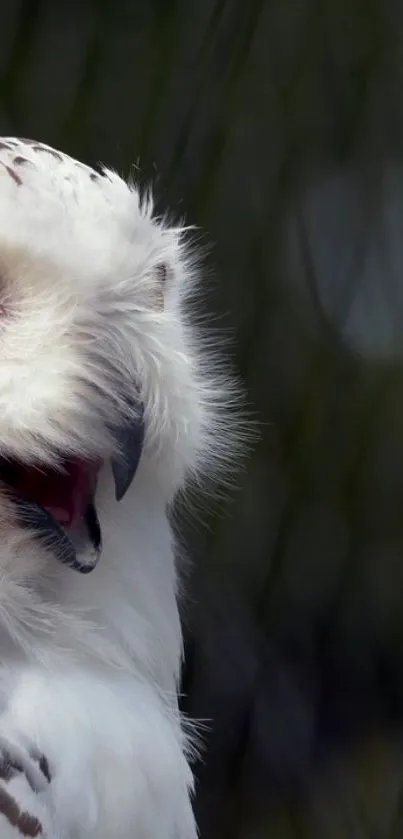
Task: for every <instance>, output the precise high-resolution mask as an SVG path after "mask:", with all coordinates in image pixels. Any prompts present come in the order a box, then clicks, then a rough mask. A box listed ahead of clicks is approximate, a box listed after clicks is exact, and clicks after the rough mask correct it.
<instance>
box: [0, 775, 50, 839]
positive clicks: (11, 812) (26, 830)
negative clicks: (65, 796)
mask: <svg viewBox="0 0 403 839" xmlns="http://www.w3.org/2000/svg"><path fill="white" fill-rule="evenodd" d="M0 813H3V816H5V818H6V819H7V821H8V822H9V823H10V824H11V826H12V827H16V828H17V829H18V830H19V831H20V833H21V836H28V837H30V839H34V837H35V836H40V835H41V834H42V833H43V831H42V825H41V823H40V822H39V821H38V819H37V818H36V816H32V815H31V814H30V813H27V812H26V811H25V810H23V811H21V810H20V808H19V807H18V805H17V802H16V801H15V799H14V798H13V797H12V795H10V794H9V793H8V792H6V790H5V789H3V788H2V787H0Z"/></svg>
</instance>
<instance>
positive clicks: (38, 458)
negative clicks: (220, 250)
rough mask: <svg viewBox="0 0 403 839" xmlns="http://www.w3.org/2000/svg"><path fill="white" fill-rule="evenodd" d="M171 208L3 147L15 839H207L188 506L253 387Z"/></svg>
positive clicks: (9, 754) (6, 714) (34, 153)
mask: <svg viewBox="0 0 403 839" xmlns="http://www.w3.org/2000/svg"><path fill="white" fill-rule="evenodd" d="M199 275H200V271H199V266H198V260H197V258H196V256H195V252H194V249H193V247H192V245H191V244H189V234H188V231H187V230H186V228H184V226H183V225H181V224H179V225H176V226H175V225H173V224H172V222H170V221H169V220H168V217H167V216H157V215H156V213H155V210H154V206H153V200H152V194H151V192H150V190H145V191H143V192H142V191H141V190H139V189H138V188H137V186H136V184H135V182H132V181H125V180H123V179H122V178H121V177H120V176H119V175H118V174H116V172H114V171H112V170H111V169H108V168H103V167H101V168H99V169H97V170H96V169H93V168H91V167H89V166H86V165H84V164H82V163H79V162H77V161H75V160H73V159H72V158H71V157H69V156H67V155H66V154H63V153H61V152H60V151H57V150H55V149H53V148H51V147H50V146H47V145H45V144H43V143H39V142H34V141H29V140H22V139H16V138H4V139H1V140H0V649H1V658H0V839H8V837H13V839H18V837H20V836H24V837H34V836H35V837H36V836H38V837H41V839H95V837H96V839H195V837H196V827H195V822H194V816H193V812H192V792H193V778H192V770H191V759H190V756H191V749H192V732H191V726H189V724H188V723H187V725H186V727H185V726H184V725H183V722H182V720H181V716H180V713H179V710H178V678H179V672H180V665H181V655H182V635H181V625H180V619H179V608H178V596H179V589H180V586H179V582H178V579H179V576H178V575H179V574H180V569H179V568H178V567H177V562H176V560H175V557H176V553H177V551H176V537H175V536H174V534H173V532H172V529H171V526H170V521H171V514H170V513H171V510H172V505H173V503H174V501H175V499H176V498H177V496H178V493H180V494H185V495H186V492H187V491H188V489H189V487H191V486H193V485H194V482H197V483H200V481H202V480H203V479H204V477H205V476H211V477H213V478H214V476H215V475H219V476H220V477H222V476H223V475H227V476H229V475H230V474H231V469H232V465H233V463H234V462H235V461H236V459H237V457H238V455H239V452H240V451H241V449H242V446H243V443H242V441H241V437H242V435H241V434H240V432H239V428H240V423H239V422H238V421H237V419H236V416H237V412H238V405H239V404H240V397H239V389H238V386H237V384H236V383H234V381H233V378H232V376H231V375H229V374H228V373H227V371H226V370H225V368H224V366H223V365H222V364H221V363H220V362H219V360H218V358H217V351H216V344H217V342H216V341H212V340H211V334H210V333H209V330H208V324H206V323H205V322H203V319H202V318H199V319H198V318H197V303H195V301H197V288H198V287H200V283H199Z"/></svg>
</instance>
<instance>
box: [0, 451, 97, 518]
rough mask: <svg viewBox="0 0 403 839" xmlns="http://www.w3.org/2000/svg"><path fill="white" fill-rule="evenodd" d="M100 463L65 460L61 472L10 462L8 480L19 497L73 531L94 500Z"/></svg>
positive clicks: (7, 467)
mask: <svg viewBox="0 0 403 839" xmlns="http://www.w3.org/2000/svg"><path fill="white" fill-rule="evenodd" d="M99 468H100V464H99V463H88V462H84V461H80V460H65V461H64V462H63V464H62V467H61V471H55V470H52V469H48V468H45V467H44V468H39V467H34V466H24V465H23V464H20V463H14V462H13V463H8V464H7V465H6V467H5V472H6V475H5V479H6V481H7V483H8V484H9V485H10V486H11V487H12V488H13V489H14V490H15V491H16V492H17V493H18V495H20V496H22V497H23V498H26V499H28V500H29V501H34V502H35V503H36V504H40V506H41V507H44V508H45V510H47V511H48V513H50V514H51V515H52V516H53V518H55V519H56V521H58V522H59V524H61V525H62V526H63V527H67V528H71V527H74V525H75V524H76V523H77V522H78V521H79V519H80V518H82V516H83V515H84V513H85V511H86V508H87V505H88V503H89V501H90V500H91V498H93V495H94V491H95V484H96V478H97V475H98V472H99Z"/></svg>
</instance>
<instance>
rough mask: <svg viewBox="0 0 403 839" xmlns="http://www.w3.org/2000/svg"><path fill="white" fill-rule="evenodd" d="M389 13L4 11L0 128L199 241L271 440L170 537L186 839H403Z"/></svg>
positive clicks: (400, 174)
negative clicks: (182, 651) (179, 640)
mask: <svg viewBox="0 0 403 839" xmlns="http://www.w3.org/2000/svg"><path fill="white" fill-rule="evenodd" d="M402 83H403V3H402V2H398V0H319V2H318V0H137V2H136V0H93V2H91V0H81V2H80V0H70V2H62V0H2V2H1V3H0V133H1V134H17V135H22V136H27V137H33V138H35V139H40V140H43V141H46V142H48V143H50V144H52V145H55V146H59V147H61V148H62V149H64V150H65V151H67V152H69V153H70V154H72V155H74V156H78V157H80V158H81V159H84V160H85V161H87V162H89V163H95V162H97V161H102V162H106V163H108V164H110V165H112V166H113V167H115V168H117V169H118V170H119V171H120V172H121V173H123V174H129V173H130V170H131V167H132V164H133V163H138V164H139V166H140V170H139V172H138V176H139V178H140V179H141V180H148V179H150V178H151V179H152V181H153V183H154V184H155V188H156V190H157V195H158V200H159V202H160V204H161V206H163V207H170V208H171V209H172V210H173V211H174V213H175V214H178V215H182V214H185V215H186V219H187V221H188V222H189V223H193V224H197V225H199V226H200V227H201V228H202V229H203V231H204V238H203V239H202V243H203V244H207V243H211V244H212V246H213V247H212V249H211V251H210V253H209V254H208V256H207V261H206V290H207V291H208V293H207V294H206V306H207V310H208V311H209V312H211V315H212V316H213V315H214V322H215V326H217V323H218V324H219V325H220V326H221V327H222V329H223V330H224V331H225V330H226V331H227V334H228V336H229V337H230V336H232V337H233V339H234V340H233V342H232V345H231V348H230V343H228V355H229V356H230V361H231V362H232V363H233V365H234V366H235V368H236V370H237V371H238V373H239V375H240V376H241V378H242V379H243V382H244V384H245V387H246V391H247V397H248V401H249V404H250V405H251V408H252V409H253V411H254V412H255V414H256V416H257V418H258V420H259V422H260V423H261V428H262V434H261V439H260V441H259V443H258V444H257V445H256V447H255V449H254V452H253V454H252V456H251V457H250V458H249V460H248V462H247V464H246V469H245V472H244V473H243V475H242V476H241V478H240V486H239V489H238V491H237V492H234V493H233V497H231V498H229V499H228V500H226V501H225V502H224V501H221V502H218V501H217V503H213V504H211V503H210V504H209V505H205V507H204V509H205V510H206V512H205V521H206V526H205V527H202V526H201V525H200V524H197V523H195V522H193V523H192V524H190V523H189V521H188V520H187V521H186V533H187V537H188V541H189V545H190V553H191V556H192V560H193V566H192V567H193V570H192V571H191V572H190V573H189V579H188V586H189V598H188V602H187V604H186V608H185V612H184V627H185V633H186V664H185V668H184V674H183V692H184V697H183V709H184V711H185V712H186V713H189V714H192V715H196V716H197V717H198V718H200V719H203V720H206V721H208V724H207V723H206V730H205V731H204V740H205V752H204V756H203V760H202V761H200V763H199V764H197V766H196V772H197V777H198V786H197V789H198V794H197V800H196V811H197V816H198V820H199V825H200V831H201V839H230V837H231V839H232V837H233V838H234V839H238V837H239V839H263V837H268V839H344V837H346V839H384V837H385V839H401V837H403V750H402V740H403V737H402V734H403V729H402V726H403V713H402V712H403V160H402V151H403V96H402V90H403V87H402Z"/></svg>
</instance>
